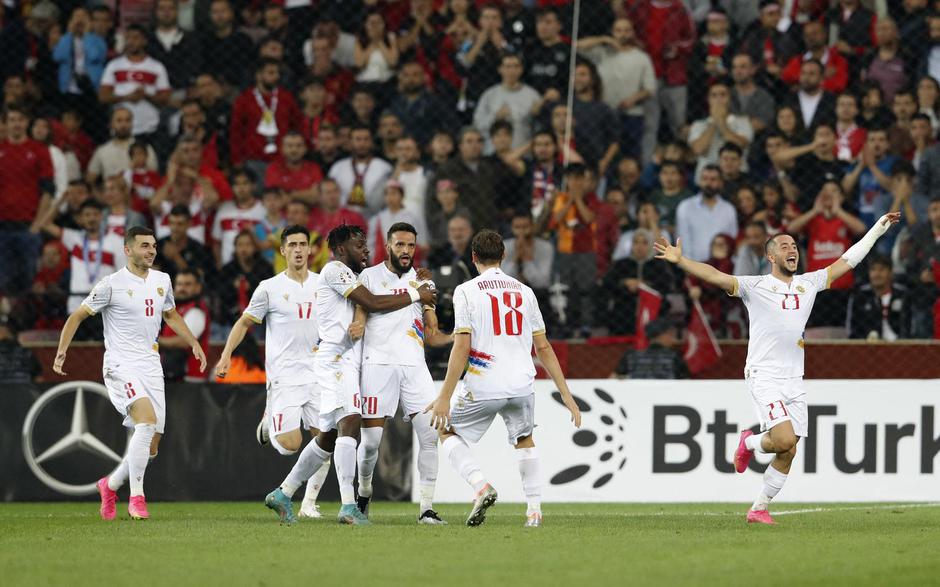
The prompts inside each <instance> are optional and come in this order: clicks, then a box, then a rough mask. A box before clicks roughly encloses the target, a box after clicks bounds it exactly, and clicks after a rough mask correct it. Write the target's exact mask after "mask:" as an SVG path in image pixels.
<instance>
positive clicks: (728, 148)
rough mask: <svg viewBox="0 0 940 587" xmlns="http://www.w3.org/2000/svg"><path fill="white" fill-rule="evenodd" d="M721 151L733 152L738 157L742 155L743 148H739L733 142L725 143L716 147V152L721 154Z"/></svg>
mask: <svg viewBox="0 0 940 587" xmlns="http://www.w3.org/2000/svg"><path fill="white" fill-rule="evenodd" d="M723 153H734V154H736V155H737V156H738V157H743V156H744V150H743V149H741V147H739V146H737V145H735V144H734V143H725V144H724V145H722V146H721V148H720V149H718V154H719V155H721V154H723Z"/></svg>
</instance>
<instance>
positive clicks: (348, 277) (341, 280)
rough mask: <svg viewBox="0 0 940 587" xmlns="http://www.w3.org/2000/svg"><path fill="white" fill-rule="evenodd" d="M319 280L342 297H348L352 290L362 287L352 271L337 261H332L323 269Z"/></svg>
mask: <svg viewBox="0 0 940 587" xmlns="http://www.w3.org/2000/svg"><path fill="white" fill-rule="evenodd" d="M320 279H322V280H323V281H324V282H326V285H327V286H328V287H329V288H330V289H332V290H333V291H335V292H336V293H338V294H339V295H341V296H343V297H344V298H347V297H349V294H351V293H352V292H353V290H354V289H356V288H357V287H359V286H360V285H362V283H361V282H360V281H359V279H357V278H356V275H355V274H354V273H353V272H352V270H351V269H350V268H349V267H347V266H346V265H344V264H342V263H340V262H339V261H334V262H332V263H330V264H329V265H327V266H326V267H324V268H323V273H321V274H320Z"/></svg>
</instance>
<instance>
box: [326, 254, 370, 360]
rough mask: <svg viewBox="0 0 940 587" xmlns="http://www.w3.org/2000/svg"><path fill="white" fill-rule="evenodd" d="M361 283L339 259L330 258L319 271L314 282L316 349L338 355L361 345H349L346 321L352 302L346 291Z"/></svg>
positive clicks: (347, 322) (352, 310)
mask: <svg viewBox="0 0 940 587" xmlns="http://www.w3.org/2000/svg"><path fill="white" fill-rule="evenodd" d="M360 285H362V283H360V281H359V279H358V278H357V277H356V274H355V273H353V272H352V269H350V268H349V267H347V266H346V265H345V264H344V263H342V262H340V261H330V262H329V263H327V264H326V266H325V267H323V270H322V271H320V280H319V282H318V283H317V306H316V309H315V310H316V313H317V330H318V331H319V333H320V351H319V352H322V353H329V354H331V355H342V354H343V353H345V352H346V351H348V350H350V349H352V348H356V349H360V348H361V345H360V344H358V343H357V344H356V345H353V341H352V339H350V338H349V332H348V330H349V325H350V324H352V321H353V316H354V314H355V304H354V303H353V302H351V301H350V300H349V299H347V298H348V297H349V294H351V293H352V292H353V290H354V289H356V288H357V287H359V286H360Z"/></svg>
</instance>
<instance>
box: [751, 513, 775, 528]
mask: <svg viewBox="0 0 940 587" xmlns="http://www.w3.org/2000/svg"><path fill="white" fill-rule="evenodd" d="M747 523H748V524H767V525H768V526H773V525H774V524H776V523H777V522H774V519H773V518H771V517H770V512H768V511H767V510H756V511H755V510H748V511H747Z"/></svg>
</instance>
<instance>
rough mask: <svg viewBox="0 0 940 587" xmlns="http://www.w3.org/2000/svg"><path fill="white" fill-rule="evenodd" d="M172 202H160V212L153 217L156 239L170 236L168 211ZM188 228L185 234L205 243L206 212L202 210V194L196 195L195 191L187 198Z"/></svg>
mask: <svg viewBox="0 0 940 587" xmlns="http://www.w3.org/2000/svg"><path fill="white" fill-rule="evenodd" d="M174 207H175V206H174V204H172V203H171V202H167V201H166V200H164V201H162V202H160V214H158V215H157V217H156V218H154V223H153V224H154V232H155V233H156V237H157V240H160V239H161V238H166V237H168V236H170V211H171V210H173V208H174ZM189 216H190V220H189V228H188V229H186V234H187V236H189V238H191V239H193V240H194V241H196V242H197V243H199V244H201V245H204V244H206V214H205V213H204V212H203V210H202V194H201V193H200V194H199V195H198V197H197V194H196V192H195V191H193V194H192V196H191V197H190V199H189Z"/></svg>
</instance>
